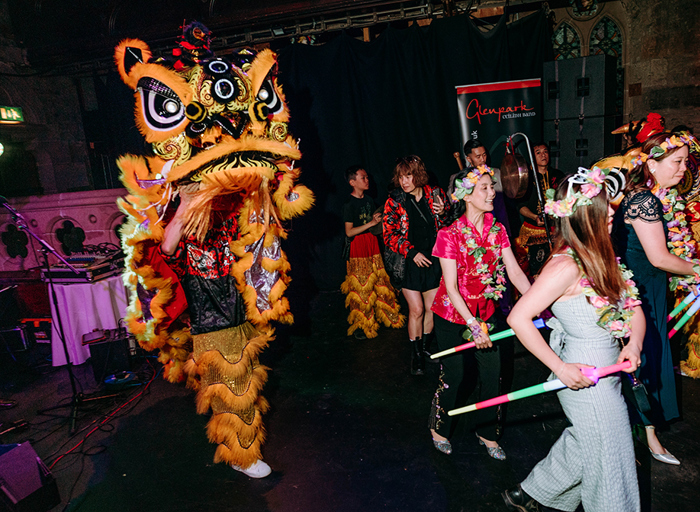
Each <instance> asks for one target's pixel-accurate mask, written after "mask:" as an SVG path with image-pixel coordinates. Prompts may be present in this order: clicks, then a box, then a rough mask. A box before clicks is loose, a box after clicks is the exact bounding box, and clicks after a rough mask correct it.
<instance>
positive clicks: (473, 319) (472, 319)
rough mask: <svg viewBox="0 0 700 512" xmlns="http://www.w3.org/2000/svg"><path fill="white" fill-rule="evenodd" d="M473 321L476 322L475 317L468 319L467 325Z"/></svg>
mask: <svg viewBox="0 0 700 512" xmlns="http://www.w3.org/2000/svg"><path fill="white" fill-rule="evenodd" d="M474 322H476V318H475V317H471V318H470V319H469V320H467V325H471V324H473V323H474Z"/></svg>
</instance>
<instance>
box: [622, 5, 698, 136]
mask: <svg viewBox="0 0 700 512" xmlns="http://www.w3.org/2000/svg"><path fill="white" fill-rule="evenodd" d="M622 4H623V6H624V7H625V10H626V12H627V23H628V27H629V28H628V41H627V44H628V49H629V50H628V55H629V58H628V60H627V76H628V80H627V83H628V84H641V91H640V92H641V94H639V95H637V96H631V97H630V99H629V109H630V112H629V113H630V115H631V116H632V119H639V118H641V117H643V116H644V115H646V113H647V112H658V113H659V114H661V115H663V116H664V117H665V118H666V126H667V127H668V128H673V127H674V126H676V125H678V124H681V123H682V124H687V125H689V126H691V127H694V128H695V133H696V134H698V133H700V2H698V0H672V1H668V0H625V1H624V2H622Z"/></svg>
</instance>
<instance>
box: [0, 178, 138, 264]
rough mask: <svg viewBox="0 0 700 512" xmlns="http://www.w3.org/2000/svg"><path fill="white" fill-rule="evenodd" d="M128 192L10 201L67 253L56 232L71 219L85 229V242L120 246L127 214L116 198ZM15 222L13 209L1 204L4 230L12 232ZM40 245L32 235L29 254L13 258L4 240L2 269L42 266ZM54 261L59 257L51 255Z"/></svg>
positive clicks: (0, 223)
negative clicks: (119, 231) (120, 231)
mask: <svg viewBox="0 0 700 512" xmlns="http://www.w3.org/2000/svg"><path fill="white" fill-rule="evenodd" d="M125 195H126V190H124V189H111V190H93V191H87V192H71V193H66V194H46V195H42V196H31V197H22V198H16V199H10V201H9V202H10V205H11V206H12V207H13V208H14V209H15V210H17V211H18V212H19V213H20V214H21V215H22V216H23V217H24V219H25V222H26V223H27V226H28V227H29V228H30V229H31V230H32V231H33V232H34V233H36V234H37V235H38V236H39V237H41V238H42V239H43V240H45V241H46V242H48V244H49V245H51V246H52V247H53V248H54V249H56V250H57V251H58V252H59V253H60V254H61V255H62V256H64V257H65V256H66V253H65V251H63V250H62V249H61V242H60V240H59V239H58V236H57V233H56V231H57V230H58V229H60V228H63V227H64V222H65V221H70V222H71V223H72V224H73V225H74V226H76V227H79V228H81V229H82V230H83V231H84V232H85V242H84V245H99V244H105V243H109V244H114V245H115V246H116V247H115V248H117V247H119V244H120V242H119V239H118V238H117V234H116V232H115V229H116V228H117V226H119V225H120V224H121V223H122V221H123V219H124V214H123V213H121V212H120V211H119V209H118V208H117V204H116V200H117V198H118V197H123V196H125ZM14 224H15V223H14V221H13V220H12V217H11V215H10V214H9V212H8V211H7V210H6V209H5V208H2V207H0V233H8V232H9V231H10V230H12V228H10V226H11V225H14ZM39 249H40V245H39V243H37V242H35V241H33V240H31V237H30V241H29V245H28V250H29V255H28V256H27V257H26V258H22V257H21V256H15V257H14V258H11V257H10V255H9V254H8V250H7V246H6V245H5V244H4V243H0V272H20V271H26V270H30V269H32V268H36V267H38V266H41V265H42V263H43V260H42V256H41V252H40V250H39ZM50 261H51V263H52V264H53V263H56V262H57V261H58V260H57V259H56V258H55V257H53V256H51V257H50Z"/></svg>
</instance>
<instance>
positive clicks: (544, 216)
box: [508, 132, 552, 250]
mask: <svg viewBox="0 0 700 512" xmlns="http://www.w3.org/2000/svg"><path fill="white" fill-rule="evenodd" d="M516 135H520V136H522V137H523V138H524V139H525V145H526V146H527V153H528V155H529V156H530V165H531V166H532V175H533V179H534V180H535V190H537V200H538V201H539V202H540V204H541V205H542V220H543V222H544V229H545V231H546V233H547V243H548V244H549V248H550V250H551V249H552V235H551V233H550V231H549V219H548V218H547V214H545V213H544V194H543V193H542V187H540V180H539V178H538V176H537V173H538V171H537V165H536V164H535V159H534V158H532V150H531V149H530V139H528V138H527V135H525V134H524V133H522V132H518V133H514V134H513V135H511V136H510V137H508V142H510V143H511V144H513V137H515V136H516ZM513 153H515V144H513Z"/></svg>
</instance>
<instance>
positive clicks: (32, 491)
mask: <svg viewBox="0 0 700 512" xmlns="http://www.w3.org/2000/svg"><path fill="white" fill-rule="evenodd" d="M59 503H61V496H60V495H59V493H58V486H57V485H56V479H55V478H54V477H53V475H52V474H51V471H49V468H47V467H46V465H45V464H44V463H43V462H42V460H41V459H40V458H39V456H38V455H37V454H36V452H35V451H34V448H32V446H31V445H30V444H29V443H22V444H4V445H0V512H5V511H9V512H46V511H47V510H49V509H52V508H54V507H55V506H56V505H58V504H59Z"/></svg>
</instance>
